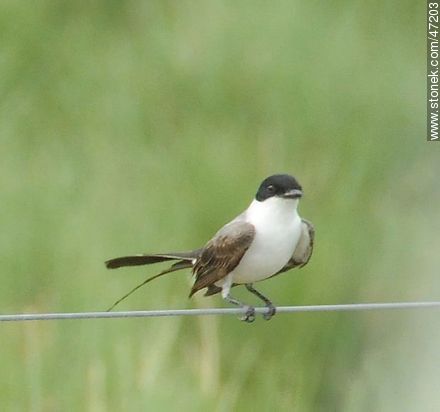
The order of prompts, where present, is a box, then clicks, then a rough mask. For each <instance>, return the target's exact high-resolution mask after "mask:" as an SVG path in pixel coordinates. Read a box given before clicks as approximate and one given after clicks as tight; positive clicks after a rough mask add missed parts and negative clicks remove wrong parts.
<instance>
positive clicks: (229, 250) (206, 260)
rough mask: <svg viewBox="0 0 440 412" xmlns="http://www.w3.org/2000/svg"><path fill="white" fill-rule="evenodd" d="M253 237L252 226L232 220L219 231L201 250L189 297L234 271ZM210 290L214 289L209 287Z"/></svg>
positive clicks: (195, 266)
mask: <svg viewBox="0 0 440 412" xmlns="http://www.w3.org/2000/svg"><path fill="white" fill-rule="evenodd" d="M254 236H255V228H254V226H253V225H251V224H250V223H247V222H245V221H242V220H234V221H232V222H231V223H229V224H227V225H226V226H224V227H223V228H222V229H220V230H219V231H218V232H217V234H216V235H215V236H214V237H213V238H212V239H211V240H210V241H209V242H208V243H207V244H206V246H205V247H204V248H203V251H202V253H201V255H200V257H199V258H198V259H197V261H196V263H195V264H194V268H193V272H194V274H195V276H196V280H195V282H194V285H193V287H192V289H191V292H190V296H192V295H193V294H194V293H196V292H197V291H198V290H200V289H203V288H206V287H208V288H209V287H210V286H212V285H214V284H215V282H217V281H218V280H220V279H222V278H224V277H225V276H227V275H228V274H229V273H230V272H231V271H232V270H234V268H235V267H236V266H237V265H238V264H239V263H240V260H241V258H242V257H243V255H244V254H245V252H246V251H247V250H248V249H249V246H250V245H251V243H252V241H253V239H254ZM211 290H212V291H213V290H214V289H213V288H212V287H211ZM209 292H210V290H208V293H209Z"/></svg>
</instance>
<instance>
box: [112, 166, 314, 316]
mask: <svg viewBox="0 0 440 412" xmlns="http://www.w3.org/2000/svg"><path fill="white" fill-rule="evenodd" d="M302 196H303V190H302V187H301V185H300V184H299V183H298V181H297V180H296V178H295V177H293V176H291V175H288V174H275V175H272V176H269V177H267V178H265V179H264V180H263V181H262V183H261V184H260V186H259V188H258V190H257V193H256V195H255V197H254V199H253V200H252V202H251V204H250V205H249V207H248V208H247V209H246V210H245V211H244V212H243V213H241V214H240V215H238V216H237V217H236V218H235V219H233V220H232V221H230V222H229V223H227V224H226V225H224V226H223V227H222V228H221V229H220V230H218V231H217V233H216V234H215V235H214V236H213V237H212V238H211V239H210V240H209V241H208V242H207V243H206V244H205V245H204V246H203V247H201V248H198V249H194V250H190V251H185V252H173V253H157V254H139V255H131V256H123V257H118V258H115V259H110V260H107V261H106V262H105V265H106V267H107V268H108V269H116V268H120V267H125V266H138V265H149V264H153V263H158V262H164V261H172V262H174V263H173V264H172V265H171V266H170V267H169V268H167V269H165V270H163V271H162V272H160V273H158V274H156V275H154V276H152V277H150V278H148V279H146V280H145V281H144V282H142V283H141V284H139V285H137V286H136V287H135V288H134V289H132V290H131V291H130V292H128V293H127V294H126V295H124V296H123V297H122V298H120V299H119V300H117V301H116V302H115V303H114V304H113V305H112V306H111V307H110V308H109V309H108V311H110V310H112V309H113V308H114V307H115V306H116V305H117V304H119V303H120V302H121V301H122V300H124V299H125V298H126V297H128V296H129V295H131V294H132V293H133V292H134V291H135V290H137V289H138V288H140V287H141V286H143V285H145V284H146V283H148V282H150V281H152V280H153V279H156V278H158V277H160V276H163V275H165V274H167V273H171V272H175V271H178V270H182V269H192V272H193V275H194V278H195V280H194V283H193V285H192V288H191V291H190V293H189V297H191V296H193V295H194V294H195V293H196V292H198V291H200V290H203V289H204V290H205V296H211V295H215V294H218V293H220V294H221V296H222V297H223V299H224V300H226V301H227V302H229V303H231V304H233V305H236V306H239V307H241V308H243V312H244V315H243V316H242V317H241V318H240V319H241V320H243V321H245V322H253V321H254V320H255V308H254V306H252V305H249V304H246V303H243V302H241V301H240V300H238V299H236V298H235V297H233V296H232V295H231V289H232V287H235V286H239V285H244V286H245V287H246V289H247V290H248V291H249V292H251V293H252V294H254V295H255V296H257V297H258V298H259V299H261V300H262V301H263V302H264V304H265V306H266V307H267V311H266V312H264V314H263V317H264V319H266V320H269V319H271V318H272V317H273V316H274V315H275V313H276V307H275V306H274V304H273V303H272V301H271V300H270V299H269V298H267V297H266V296H264V295H263V294H262V293H261V292H259V291H258V290H257V289H255V287H254V283H256V282H259V281H262V280H265V279H268V278H271V277H274V276H276V275H279V274H281V273H284V272H287V271H289V270H291V269H294V268H301V267H303V266H305V265H306V264H307V263H308V262H309V260H310V258H311V256H312V252H313V245H314V238H315V229H314V226H313V224H312V223H311V222H310V221H308V220H306V219H303V218H301V217H300V216H299V214H298V203H299V199H300V198H301V197H302Z"/></svg>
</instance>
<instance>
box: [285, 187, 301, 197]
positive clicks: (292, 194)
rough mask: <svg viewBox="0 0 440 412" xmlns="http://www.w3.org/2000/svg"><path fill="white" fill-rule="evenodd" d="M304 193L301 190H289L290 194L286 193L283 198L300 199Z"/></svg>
mask: <svg viewBox="0 0 440 412" xmlns="http://www.w3.org/2000/svg"><path fill="white" fill-rule="evenodd" d="M302 195H303V192H302V191H301V190H299V189H292V190H289V191H288V192H286V193H284V194H283V195H282V197H284V198H285V199H299V198H300V197H302Z"/></svg>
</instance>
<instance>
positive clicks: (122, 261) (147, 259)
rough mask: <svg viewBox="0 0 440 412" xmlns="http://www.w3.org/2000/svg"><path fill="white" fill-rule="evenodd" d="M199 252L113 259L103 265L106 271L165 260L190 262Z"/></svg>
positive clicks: (199, 250) (198, 250)
mask: <svg viewBox="0 0 440 412" xmlns="http://www.w3.org/2000/svg"><path fill="white" fill-rule="evenodd" d="M200 252H201V249H197V250H192V251H190V252H177V253H159V254H155V255H133V256H122V257H118V258H115V259H110V260H107V262H105V265H106V266H107V269H117V268H120V267H123V266H140V265H150V264H152V263H159V262H164V261H166V260H183V261H192V260H193V259H196V258H197V257H198V256H199V255H200Z"/></svg>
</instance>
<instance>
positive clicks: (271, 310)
mask: <svg viewBox="0 0 440 412" xmlns="http://www.w3.org/2000/svg"><path fill="white" fill-rule="evenodd" d="M246 289H247V290H248V291H249V292H251V293H253V294H254V295H255V296H258V297H259V298H260V299H261V300H262V301H263V302H264V303H265V304H266V307H267V312H266V313H264V314H263V318H264V319H266V320H269V319H271V318H272V316H273V315H275V313H277V309H276V307H275V306H274V305H273V303H272V302H271V301H270V299H268V298H267V297H266V296H264V295H263V294H262V293H260V292H258V290H257V289H255V288H254V287H253V286H252V283H246Z"/></svg>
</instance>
